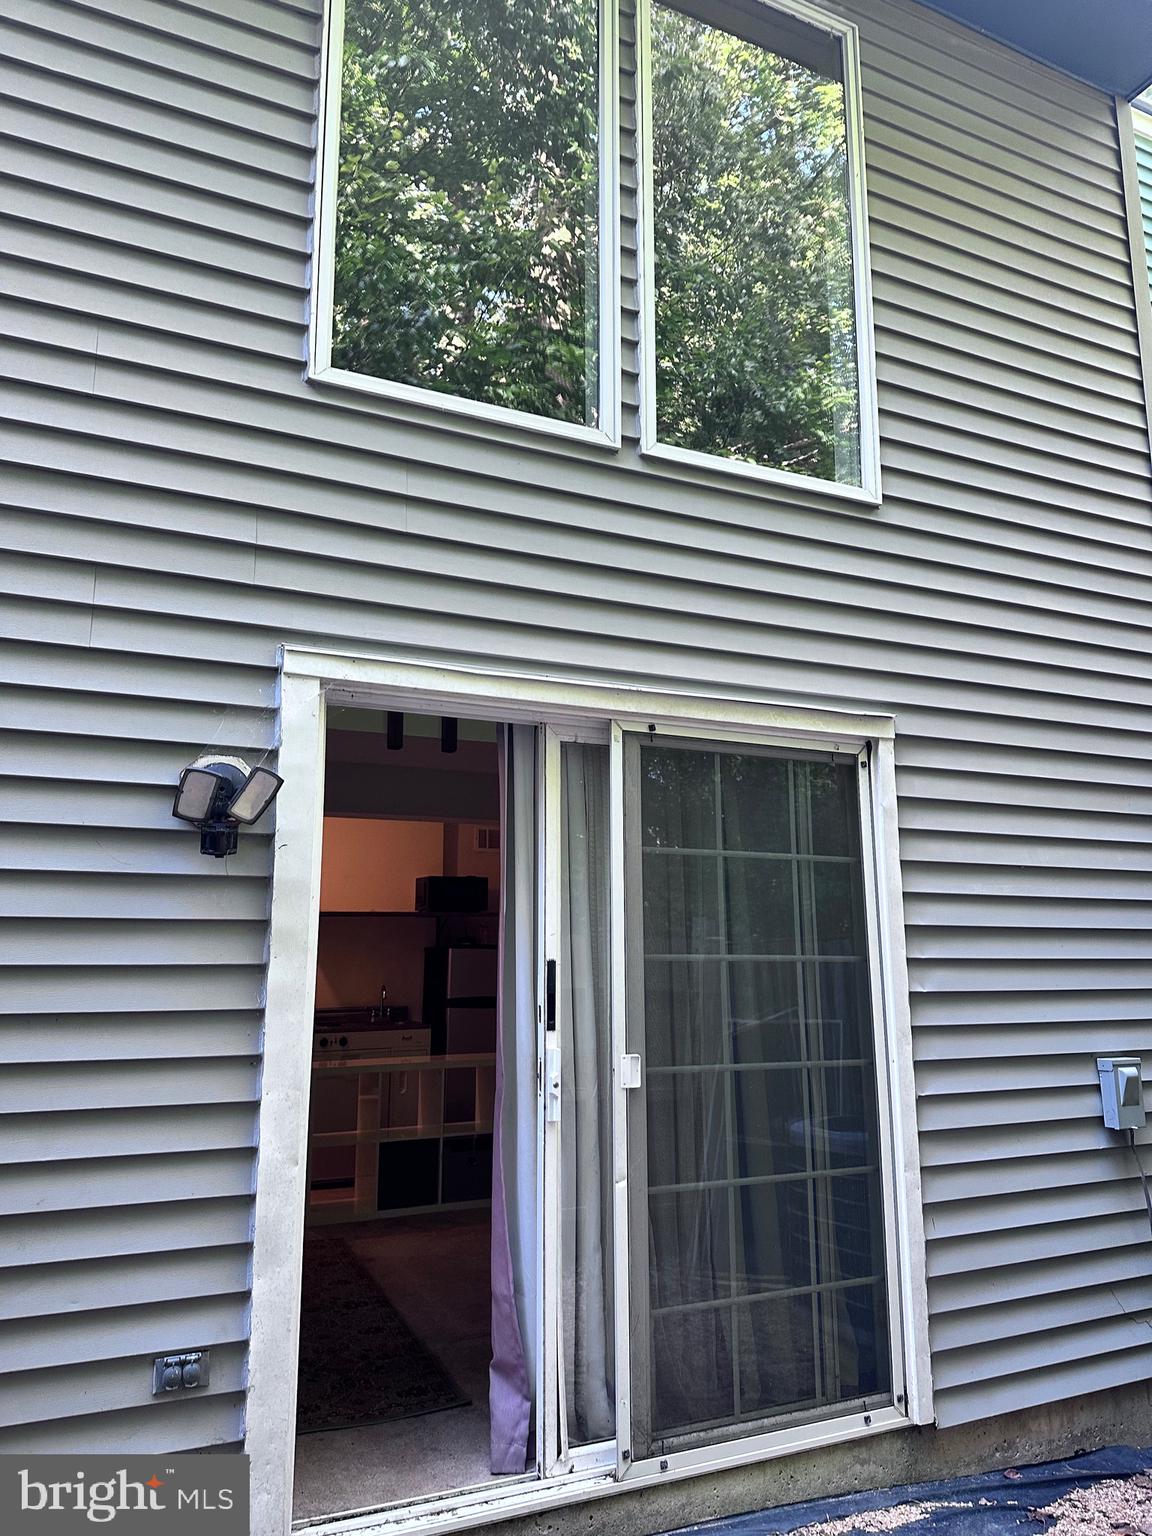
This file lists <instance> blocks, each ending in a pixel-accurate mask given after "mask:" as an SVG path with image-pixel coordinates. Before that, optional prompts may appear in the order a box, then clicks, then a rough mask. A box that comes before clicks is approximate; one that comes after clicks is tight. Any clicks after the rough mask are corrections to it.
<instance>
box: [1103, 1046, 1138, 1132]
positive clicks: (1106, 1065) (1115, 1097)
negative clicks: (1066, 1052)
mask: <svg viewBox="0 0 1152 1536" xmlns="http://www.w3.org/2000/svg"><path fill="white" fill-rule="evenodd" d="M1096 1071H1097V1072H1098V1073H1099V1075H1100V1100H1101V1104H1102V1106H1103V1110H1104V1124H1105V1125H1106V1126H1107V1127H1108V1129H1109V1130H1110V1131H1135V1130H1139V1128H1140V1127H1141V1126H1142V1125H1143V1124H1144V1122H1145V1120H1146V1119H1147V1116H1146V1115H1145V1113H1144V1074H1143V1071H1142V1070H1141V1066H1140V1058H1139V1056H1100V1057H1098V1058H1097V1061H1096Z"/></svg>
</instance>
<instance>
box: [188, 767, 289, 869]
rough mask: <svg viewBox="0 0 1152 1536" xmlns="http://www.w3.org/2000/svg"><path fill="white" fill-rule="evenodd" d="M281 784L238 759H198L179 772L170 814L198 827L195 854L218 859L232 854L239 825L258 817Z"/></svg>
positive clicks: (263, 770) (266, 771)
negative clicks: (198, 851) (197, 852)
mask: <svg viewBox="0 0 1152 1536" xmlns="http://www.w3.org/2000/svg"><path fill="white" fill-rule="evenodd" d="M283 782H284V781H283V779H282V778H281V777H280V775H279V774H278V773H273V772H272V770H271V769H270V768H249V766H248V764H247V763H246V762H245V761H244V759H243V758H240V757H226V758H212V759H206V758H201V759H199V760H198V761H197V762H195V763H192V764H190V765H189V767H187V768H185V770H184V772H183V773H182V774H181V775H180V783H179V784H178V785H177V787H176V799H175V800H174V801H173V803H172V814H173V816H175V817H176V818H177V820H179V821H188V822H191V823H192V825H193V826H196V827H199V828H200V852H201V853H206V854H209V855H211V857H212V858H214V859H224V858H227V857H228V855H229V854H230V853H235V852H236V846H237V843H238V841H239V835H240V828H241V826H245V827H248V826H251V825H252V823H253V822H254V821H259V819H260V817H261V816H263V814H264V812H265V811H266V810H267V809H268V807H269V806H270V805H271V804H272V802H273V800H275V798H276V795H277V793H278V792H279V789H280V786H281V784H282V783H283Z"/></svg>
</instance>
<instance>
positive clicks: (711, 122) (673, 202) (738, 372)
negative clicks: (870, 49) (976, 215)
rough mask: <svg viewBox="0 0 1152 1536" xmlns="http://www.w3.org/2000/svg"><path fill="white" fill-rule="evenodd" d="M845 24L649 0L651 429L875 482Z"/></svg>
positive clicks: (656, 444) (701, 446)
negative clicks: (817, 23)
mask: <svg viewBox="0 0 1152 1536" xmlns="http://www.w3.org/2000/svg"><path fill="white" fill-rule="evenodd" d="M852 41H853V34H852V33H851V31H850V30H848V29H844V28H842V27H840V26H839V25H838V24H834V23H832V22H829V23H828V24H827V26H818V25H814V24H812V23H810V22H808V21H806V20H801V19H799V17H797V16H795V15H792V14H790V13H787V12H785V11H783V10H778V9H776V8H774V7H773V8H770V7H768V6H766V5H763V4H760V3H758V0H724V3H715V0H694V3H692V4H691V6H690V7H688V8H686V9H682V8H681V7H680V6H679V5H676V6H672V5H668V4H664V3H662V0H652V3H651V7H650V27H649V44H648V55H649V57H648V69H647V79H648V82H649V84H648V93H647V98H648V99H647V103H646V128H647V144H648V162H649V163H648V166H647V172H648V181H649V192H648V196H647V199H646V202H647V209H646V212H647V240H646V247H647V251H646V254H647V270H648V272H649V274H650V277H649V292H648V294H647V295H646V300H647V305H646V326H645V332H646V339H647V342H648V346H647V349H646V350H647V354H648V355H647V359H646V362H647V366H646V369H645V384H646V394H647V412H646V423H645V425H646V446H647V447H648V448H649V449H651V450H655V451H657V452H661V451H668V450H672V451H673V452H674V453H676V454H679V455H686V456H690V457H691V458H693V459H695V458H712V459H715V458H721V459H725V460H731V461H733V463H734V465H738V466H741V467H743V468H745V469H752V470H754V471H756V470H760V471H764V470H767V471H769V472H772V471H774V472H777V473H785V474H788V475H790V476H803V477H805V478H807V479H810V480H815V481H820V482H831V483H833V484H837V485H841V486H845V487H854V488H857V489H859V490H862V491H868V490H871V489H873V488H874V481H875V468H874V463H873V462H872V460H873V457H874V451H875V450H874V442H873V436H874V433H873V424H872V423H873V411H872V405H871V389H872V377H871V354H870V348H871V336H870V327H869V320H868V315H867V310H866V304H867V287H866V271H867V268H866V247H865V244H864V231H863V226H862V221H863V206H862V199H861V194H860V187H859V182H858V175H859V167H858V166H857V165H856V164H855V158H856V144H857V142H858V139H857V135H856V133H855V125H854V113H855V110H856V105H855V103H856V91H855V85H854V51H851V50H850V46H849V45H850V44H851V43H852Z"/></svg>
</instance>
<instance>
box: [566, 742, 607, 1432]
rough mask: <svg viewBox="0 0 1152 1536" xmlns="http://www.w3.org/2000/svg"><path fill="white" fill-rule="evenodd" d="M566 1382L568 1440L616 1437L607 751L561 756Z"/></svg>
mask: <svg viewBox="0 0 1152 1536" xmlns="http://www.w3.org/2000/svg"><path fill="white" fill-rule="evenodd" d="M561 869H562V897H563V899H562V913H561V942H562V950H561V962H562V963H561V967H560V975H561V986H560V996H559V999H558V1002H559V1009H558V1013H559V1021H558V1022H559V1028H560V1037H561V1038H560V1048H561V1054H562V1060H563V1064H564V1065H563V1076H562V1082H563V1097H562V1111H561V1126H562V1152H561V1191H562V1205H563V1231H562V1237H561V1241H562V1261H561V1271H562V1274H563V1312H564V1316H563V1343H564V1383H565V1401H566V1407H567V1417H568V1433H569V1440H570V1443H572V1444H576V1445H582V1444H588V1443H589V1442H591V1441H594V1440H601V1439H605V1438H607V1437H608V1436H610V1435H611V1434H612V1429H613V1423H614V1411H613V1403H614V1396H615V1394H614V1389H613V1372H612V1348H611V1337H612V1326H611V1295H612V1249H611V1231H612V1226H611V1212H612V1205H611V1200H612V1147H611V1128H610V1113H611V1104H612V1084H611V1062H610V1041H609V1013H608V1007H609V1002H608V996H609V987H608V957H609V951H608V913H609V906H608V901H609V895H608V749H607V747H603V746H596V745H583V744H581V743H576V742H565V743H564V745H563V748H562V753H561Z"/></svg>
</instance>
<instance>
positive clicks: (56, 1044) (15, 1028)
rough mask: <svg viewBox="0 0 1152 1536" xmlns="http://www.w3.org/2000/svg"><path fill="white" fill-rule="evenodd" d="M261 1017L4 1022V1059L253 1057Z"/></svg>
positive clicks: (0, 1054) (168, 1015)
mask: <svg viewBox="0 0 1152 1536" xmlns="http://www.w3.org/2000/svg"><path fill="white" fill-rule="evenodd" d="M260 1033H261V1015H260V1014H259V1013H257V1012H256V1011H255V1010H253V1011H252V1012H251V1013H232V1014H228V1013H213V1014H212V1015H211V1016H210V1017H209V1018H205V1017H204V1015H203V1014H202V1013H184V1014H181V1013H175V1012H173V1011H171V1010H168V1011H165V1012H162V1013H153V1014H143V1015H134V1014H126V1015H123V1014H112V1015H108V1014H102V1013H97V1014H91V1013H81V1014H74V1015H72V1016H68V1015H66V1014H58V1015H56V1017H54V1018H53V1019H52V1021H51V1023H50V1024H46V1023H45V1021H44V1019H42V1018H40V1017H39V1016H38V1015H35V1014H30V1015H28V1016H27V1017H25V1018H20V1017H16V1018H6V1019H4V1020H3V1022H2V1023H0V1039H2V1040H3V1042H4V1045H3V1048H2V1049H0V1060H3V1061H4V1062H6V1063H8V1064H9V1065H15V1064H17V1063H22V1062H73V1063H75V1062H82V1061H133V1060H145V1059H146V1058H149V1057H153V1058H155V1057H160V1058H163V1059H175V1060H184V1061H194V1060H195V1059H196V1058H197V1057H199V1056H216V1057H218V1056H253V1055H256V1054H258V1052H259V1048H260Z"/></svg>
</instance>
